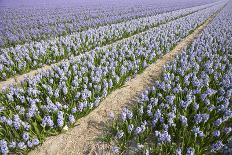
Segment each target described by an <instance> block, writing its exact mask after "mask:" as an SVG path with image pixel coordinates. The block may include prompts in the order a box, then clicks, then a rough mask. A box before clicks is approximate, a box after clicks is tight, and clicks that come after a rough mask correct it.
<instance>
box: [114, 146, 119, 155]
mask: <svg viewBox="0 0 232 155" xmlns="http://www.w3.org/2000/svg"><path fill="white" fill-rule="evenodd" d="M112 152H113V153H115V154H118V153H119V152H120V151H119V147H117V146H114V147H112Z"/></svg>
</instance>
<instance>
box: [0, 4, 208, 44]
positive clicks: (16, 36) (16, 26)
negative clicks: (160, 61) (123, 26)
mask: <svg viewBox="0 0 232 155" xmlns="http://www.w3.org/2000/svg"><path fill="white" fill-rule="evenodd" d="M201 1H202V0H201ZM199 2H200V0H195V1H194V2H191V3H184V5H182V4H181V2H178V1H176V2H172V1H171V2H167V1H166V2H160V3H158V4H159V8H157V4H154V5H150V4H149V3H147V2H143V4H142V5H135V4H136V2H135V3H132V4H133V5H130V6H127V4H122V3H120V2H119V3H116V5H113V8H112V5H109V6H107V4H106V5H103V7H102V6H99V4H98V5H96V6H93V5H92V6H87V7H86V6H85V7H80V5H81V4H80V2H78V7H76V6H75V7H73V6H72V7H68V6H62V8H59V9H54V8H52V7H48V8H40V7H38V8H37V7H35V8H29V9H28V8H0V21H1V22H0V25H1V27H0V46H4V45H6V46H9V45H15V44H17V43H23V42H25V41H31V40H39V39H46V38H49V37H51V36H53V37H57V36H59V35H66V34H69V33H72V32H77V31H81V30H82V29H85V28H89V27H95V26H98V25H105V24H112V23H115V22H122V21H125V20H130V19H135V18H139V17H145V16H151V15H155V14H157V13H164V12H167V11H172V10H176V9H181V8H185V7H191V6H196V5H200V4H204V3H207V2H208V3H209V2H210V1H209V0H205V2H203V3H199ZM152 3H157V1H156V2H154V1H153V2H152ZM118 4H120V5H118ZM164 4H165V6H164ZM167 6H168V7H167ZM63 7H64V8H63Z"/></svg>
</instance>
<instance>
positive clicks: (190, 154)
mask: <svg viewBox="0 0 232 155" xmlns="http://www.w3.org/2000/svg"><path fill="white" fill-rule="evenodd" d="M194 152H195V150H194V148H191V147H189V148H187V153H186V155H194Z"/></svg>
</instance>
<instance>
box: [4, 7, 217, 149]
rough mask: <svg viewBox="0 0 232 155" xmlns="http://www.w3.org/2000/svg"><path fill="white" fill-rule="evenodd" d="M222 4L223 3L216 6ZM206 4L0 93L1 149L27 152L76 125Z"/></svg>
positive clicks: (198, 20) (187, 29)
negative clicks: (195, 10) (194, 10)
mask: <svg viewBox="0 0 232 155" xmlns="http://www.w3.org/2000/svg"><path fill="white" fill-rule="evenodd" d="M218 9H219V8H218ZM215 11H216V8H214V7H213V8H208V9H204V10H201V11H198V12H196V13H193V14H190V15H188V16H185V17H183V18H179V19H177V20H174V21H171V22H169V23H167V24H164V25H161V26H159V27H157V28H154V29H151V30H149V31H146V32H145V33H141V34H139V35H135V36H133V37H131V38H128V39H126V40H124V41H122V42H120V43H117V44H112V46H108V47H103V48H99V49H96V50H95V51H91V52H90V53H85V54H82V55H80V56H78V57H75V59H70V61H69V62H64V63H62V64H61V65H56V66H54V67H53V69H51V70H48V71H44V72H42V73H40V74H38V75H36V76H35V77H34V78H32V79H26V80H25V81H24V82H22V84H21V86H11V87H9V89H6V90H3V92H1V93H0V100H1V104H0V126H1V128H0V139H1V141H0V148H1V153H2V154H6V153H12V152H14V153H20V152H21V153H25V152H26V151H27V150H29V149H31V148H34V147H35V146H37V145H38V144H40V143H42V141H43V140H44V138H45V137H47V136H48V135H53V134H57V133H59V132H60V131H61V130H62V129H64V128H65V129H66V128H67V127H68V126H72V125H73V124H74V123H75V120H77V119H79V118H80V117H83V116H84V115H86V114H88V113H89V112H90V111H91V110H92V109H93V108H95V107H96V106H98V105H99V103H100V101H101V100H102V99H103V98H104V97H106V96H107V95H108V94H109V93H110V92H111V91H112V90H114V89H116V88H118V87H119V86H121V85H122V84H123V83H124V82H125V81H126V80H128V79H129V78H131V77H133V76H134V75H136V74H137V73H138V72H140V71H142V70H143V69H144V68H146V67H147V66H148V65H149V64H151V63H153V62H155V61H156V60H157V59H158V58H160V57H161V56H162V55H163V54H165V53H167V52H169V51H170V50H171V49H172V48H173V47H174V46H175V45H176V44H177V42H178V41H180V40H181V39H182V38H184V37H186V36H187V35H189V33H191V31H192V30H194V29H195V28H197V27H198V26H199V25H201V24H202V23H203V22H204V21H205V20H206V19H207V18H208V17H209V16H210V15H212V13H214V12H215Z"/></svg>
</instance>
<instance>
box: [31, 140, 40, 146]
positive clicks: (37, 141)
mask: <svg viewBox="0 0 232 155" xmlns="http://www.w3.org/2000/svg"><path fill="white" fill-rule="evenodd" d="M32 143H33V145H35V146H36V145H39V140H38V139H37V138H35V139H33V140H32Z"/></svg>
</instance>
